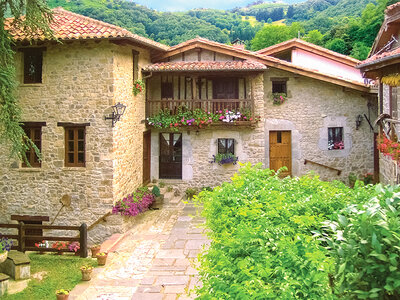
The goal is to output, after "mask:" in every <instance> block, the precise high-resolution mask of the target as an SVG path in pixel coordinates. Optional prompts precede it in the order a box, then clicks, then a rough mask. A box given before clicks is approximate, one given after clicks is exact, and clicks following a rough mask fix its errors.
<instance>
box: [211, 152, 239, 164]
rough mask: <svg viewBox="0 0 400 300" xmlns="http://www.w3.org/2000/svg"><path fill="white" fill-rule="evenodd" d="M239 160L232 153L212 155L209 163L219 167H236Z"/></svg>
mask: <svg viewBox="0 0 400 300" xmlns="http://www.w3.org/2000/svg"><path fill="white" fill-rule="evenodd" d="M238 160H239V158H238V157H237V156H235V155H234V154H232V153H218V154H217V155H213V160H212V161H211V163H218V164H219V165H225V164H234V165H236V164H237V162H238Z"/></svg>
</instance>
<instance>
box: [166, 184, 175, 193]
mask: <svg viewBox="0 0 400 300" xmlns="http://www.w3.org/2000/svg"><path fill="white" fill-rule="evenodd" d="M173 190H174V189H173V188H172V186H170V185H169V186H167V192H168V193H170V192H172V191H173Z"/></svg>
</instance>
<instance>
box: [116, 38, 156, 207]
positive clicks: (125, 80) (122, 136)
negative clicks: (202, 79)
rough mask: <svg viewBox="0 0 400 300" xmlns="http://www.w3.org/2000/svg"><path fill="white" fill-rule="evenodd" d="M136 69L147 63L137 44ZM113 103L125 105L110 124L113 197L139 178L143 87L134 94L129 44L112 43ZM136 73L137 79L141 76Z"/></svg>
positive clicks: (128, 189)
mask: <svg viewBox="0 0 400 300" xmlns="http://www.w3.org/2000/svg"><path fill="white" fill-rule="evenodd" d="M134 50H136V51H138V52H139V62H138V64H139V70H140V69H141V68H142V67H143V66H144V65H147V64H149V63H150V56H149V52H148V51H145V50H143V49H140V48H135V49H134ZM113 53H114V100H113V101H114V103H118V102H121V103H123V104H125V105H126V110H125V113H124V116H123V117H122V118H121V120H120V121H119V122H117V123H116V126H115V128H114V131H113V132H114V182H113V190H114V201H116V200H119V199H121V198H122V197H124V196H126V195H128V194H130V193H132V192H134V191H135V190H136V188H137V187H139V186H140V185H141V184H142V181H143V179H142V178H143V132H144V131H145V130H146V125H145V123H144V122H143V121H144V119H145V91H143V92H142V93H140V94H138V95H137V96H134V95H133V93H132V87H133V72H132V70H133V58H132V47H120V46H115V47H114V48H113ZM141 76H142V75H141V73H139V79H141Z"/></svg>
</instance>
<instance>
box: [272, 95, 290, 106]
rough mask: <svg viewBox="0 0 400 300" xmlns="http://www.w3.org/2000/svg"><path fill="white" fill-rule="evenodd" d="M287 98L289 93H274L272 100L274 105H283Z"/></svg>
mask: <svg viewBox="0 0 400 300" xmlns="http://www.w3.org/2000/svg"><path fill="white" fill-rule="evenodd" d="M286 99H287V95H286V94H285V93H272V102H273V103H274V105H281V104H283V103H284V102H285V101H286Z"/></svg>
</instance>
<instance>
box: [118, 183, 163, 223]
mask: <svg viewBox="0 0 400 300" xmlns="http://www.w3.org/2000/svg"><path fill="white" fill-rule="evenodd" d="M160 186H161V184H160ZM154 200H155V198H154V195H153V193H151V192H150V191H149V190H148V189H147V188H146V187H144V188H139V189H137V190H136V192H134V193H132V194H131V195H128V196H126V197H124V198H123V199H122V200H119V201H117V202H116V203H115V204H114V206H113V208H112V213H113V214H121V215H123V216H131V217H133V216H136V215H138V214H139V213H142V212H144V211H146V210H148V209H149V207H150V205H151V204H152V203H153V202H154Z"/></svg>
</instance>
